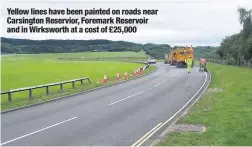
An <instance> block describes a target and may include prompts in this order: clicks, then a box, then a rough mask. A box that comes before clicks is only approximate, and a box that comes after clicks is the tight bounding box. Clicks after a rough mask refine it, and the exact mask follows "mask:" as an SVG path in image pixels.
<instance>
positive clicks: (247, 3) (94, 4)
mask: <svg viewBox="0 0 252 147" xmlns="http://www.w3.org/2000/svg"><path fill="white" fill-rule="evenodd" d="M1 3H2V4H1V22H2V23H1V26H0V27H1V36H3V37H8V38H21V39H33V40H44V39H76V40H89V39H109V40H123V41H130V42H135V43H141V44H145V43H156V44H169V45H171V46H174V45H194V46H199V45H210V46H218V45H220V43H221V41H222V39H223V38H225V37H226V36H229V35H232V34H235V33H239V31H240V30H241V29H242V26H241V25H240V24H239V21H238V13H237V8H238V7H239V6H242V7H245V8H246V9H252V0H156V1H154V0H89V1H88V0H72V1H70V0H68V1H67V0H53V1H49V0H48V1H45V0H44V1H43V0H5V1H1ZM7 8H20V9H30V8H36V9H48V8H51V9H66V8H69V9H93V8H96V9H99V8H104V9H108V8H111V9H135V8H137V9H158V14H157V15H145V16H143V15H140V16H132V15H131V16H125V15H124V16H121V17H124V18H128V17H129V18H143V17H145V18H148V19H149V23H148V24H142V25H137V33H135V34H108V33H99V34H98V33H94V34H87V33H75V34H60V33H58V34H55V33H54V34H45V33H26V34H21V33H7V32H6V30H7V27H16V26H17V25H10V24H7V21H6V18H7V17H12V18H21V17H23V16H21V15H19V16H17V15H16V16H13V15H12V16H9V15H8V13H7ZM111 16H112V15H111ZM111 16H101V15H100V16H94V15H93V16H92V15H89V16H87V17H88V18H106V17H111ZM26 17H34V16H26ZM36 17H44V16H36ZM51 17H58V18H64V17H66V18H68V17H72V18H78V17H83V16H77V15H76V16H51ZM112 17H117V16H112ZM43 26H44V27H52V26H53V25H46V24H44V25H43ZM57 26H60V25H57ZM68 26H69V25H68ZM72 26H75V25H72ZM95 26H96V25H85V27H95ZM69 27H71V25H70V26H69Z"/></svg>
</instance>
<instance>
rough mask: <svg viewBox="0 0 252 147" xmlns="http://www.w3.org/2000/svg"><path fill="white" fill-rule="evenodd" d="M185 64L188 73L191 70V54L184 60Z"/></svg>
mask: <svg viewBox="0 0 252 147" xmlns="http://www.w3.org/2000/svg"><path fill="white" fill-rule="evenodd" d="M186 64H187V70H188V73H191V70H192V58H191V56H189V57H188V59H187V61H186Z"/></svg>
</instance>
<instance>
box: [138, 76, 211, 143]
mask: <svg viewBox="0 0 252 147" xmlns="http://www.w3.org/2000/svg"><path fill="white" fill-rule="evenodd" d="M205 76H206V78H205V81H204V83H203V84H202V86H201V87H200V89H199V90H198V91H197V92H196V93H195V94H194V95H193V97H192V98H191V99H190V100H189V101H188V102H187V103H186V104H185V105H184V106H183V107H182V108H180V109H179V110H178V111H177V112H176V113H175V114H173V115H172V116H171V117H170V118H169V119H168V120H166V121H165V122H164V123H163V124H162V125H161V126H159V127H158V128H157V129H156V130H155V131H154V132H152V133H151V134H150V135H149V136H148V137H146V138H145V139H144V140H143V141H142V142H141V143H140V144H138V146H140V145H141V144H143V143H144V142H145V141H146V140H147V139H149V138H150V137H151V136H152V135H153V134H154V133H155V132H157V131H158V130H159V129H160V128H162V127H163V126H164V125H166V124H167V123H168V122H169V121H171V120H172V119H173V118H174V117H175V116H176V115H177V114H178V113H179V112H180V111H182V110H183V109H184V108H185V107H186V106H187V105H188V104H189V103H190V102H191V101H192V100H193V99H194V97H195V96H196V95H197V94H198V93H199V92H200V90H201V89H202V88H203V87H204V85H205V84H206V81H207V74H206V73H205ZM205 90H206V89H204V91H205ZM204 91H203V92H204ZM203 92H202V94H203ZM202 94H200V96H201V95H202ZM200 96H199V97H200ZM195 102H196V101H195ZM195 102H194V103H195ZM194 103H193V104H194ZM189 108H190V107H189ZM189 108H188V109H189Z"/></svg>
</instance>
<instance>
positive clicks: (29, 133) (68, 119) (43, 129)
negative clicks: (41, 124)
mask: <svg viewBox="0 0 252 147" xmlns="http://www.w3.org/2000/svg"><path fill="white" fill-rule="evenodd" d="M76 118H77V117H73V118H70V119H68V120H65V121H62V122H59V123H56V124H54V125H51V126H48V127H46V128H43V129H40V130H37V131H34V132H32V133H29V134H26V135H23V136H20V137H17V138H14V139H12V140H9V141H6V142H4V143H1V146H2V145H5V144H7V143H10V142H13V141H16V140H19V139H22V138H24V137H27V136H30V135H33V134H36V133H39V132H41V131H44V130H47V129H50V128H52V127H55V126H57V125H60V124H63V123H65V122H68V121H70V120H73V119H76Z"/></svg>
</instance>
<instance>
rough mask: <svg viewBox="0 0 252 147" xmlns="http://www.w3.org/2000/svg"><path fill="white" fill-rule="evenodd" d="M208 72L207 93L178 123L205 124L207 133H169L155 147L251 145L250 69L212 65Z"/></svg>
mask: <svg viewBox="0 0 252 147" xmlns="http://www.w3.org/2000/svg"><path fill="white" fill-rule="evenodd" d="M208 69H209V70H210V72H211V75H212V82H211V84H210V86H209V88H208V91H207V92H206V93H205V94H204V95H203V97H202V98H201V99H200V100H199V101H198V102H197V103H196V104H195V105H194V106H193V107H192V108H190V109H189V112H188V113H187V115H185V116H184V117H182V118H181V119H179V120H178V122H177V124H204V125H206V127H207V130H206V132H201V133H189V132H188V133H185V132H181V133H175V132H173V133H169V134H168V135H167V136H166V137H165V138H164V139H163V140H162V141H161V142H160V143H158V144H157V146H206V145H211V146H251V145H252V127H251V123H252V70H251V69H245V68H239V67H232V66H225V65H218V64H211V63H209V65H208ZM214 88H218V89H219V90H222V91H219V92H217V91H214V90H213V89H214Z"/></svg>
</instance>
